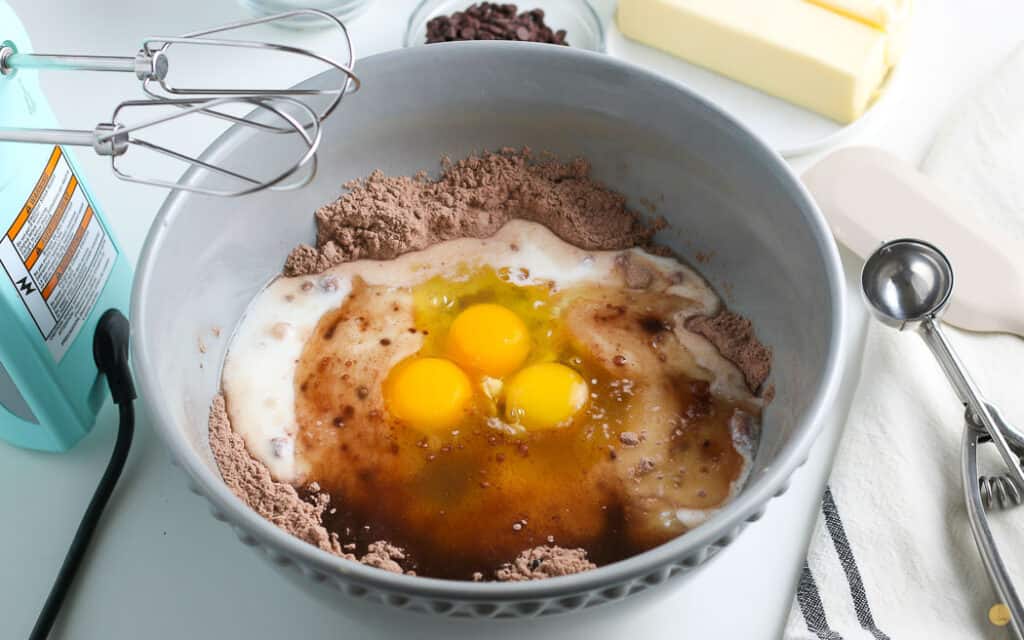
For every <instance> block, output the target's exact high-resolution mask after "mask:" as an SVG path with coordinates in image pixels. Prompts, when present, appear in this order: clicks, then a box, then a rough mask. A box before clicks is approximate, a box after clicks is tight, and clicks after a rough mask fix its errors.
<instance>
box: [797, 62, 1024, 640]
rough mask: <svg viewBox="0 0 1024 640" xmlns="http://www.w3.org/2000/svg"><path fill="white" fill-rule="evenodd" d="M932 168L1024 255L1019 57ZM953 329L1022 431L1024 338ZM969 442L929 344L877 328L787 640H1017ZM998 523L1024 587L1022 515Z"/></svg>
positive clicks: (1023, 72) (993, 460)
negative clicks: (975, 508)
mask: <svg viewBox="0 0 1024 640" xmlns="http://www.w3.org/2000/svg"><path fill="white" fill-rule="evenodd" d="M924 170H925V171H926V172H927V173H929V174H931V175H932V176H933V177H935V178H936V179H937V180H939V181H940V182H942V183H943V184H944V185H946V186H947V187H948V188H950V189H952V190H954V191H956V192H958V193H959V194H960V195H961V196H962V197H963V198H964V199H965V200H966V202H967V203H968V204H969V205H970V210H967V211H964V212H963V215H964V216H965V217H972V216H973V218H970V219H972V220H976V222H977V223H978V224H986V225H989V226H990V227H992V228H993V229H994V230H995V231H996V232H997V233H1002V234H1004V235H1005V236H1009V237H1013V238H1016V239H1017V240H1018V241H1019V242H1021V249H1022V250H1024V47H1022V48H1021V49H1018V50H1017V51H1016V52H1015V53H1014V54H1013V55H1011V56H1010V58H1009V59H1008V60H1007V61H1006V63H1004V64H1003V65H1002V66H1001V67H1000V68H999V69H998V70H997V72H996V73H995V75H994V76H993V77H992V78H991V79H989V80H987V81H985V82H984V83H983V84H982V85H981V86H980V87H978V88H977V90H976V91H975V92H972V96H971V97H970V98H969V99H968V100H966V101H965V103H964V105H963V106H962V107H961V108H960V109H959V110H958V112H957V113H956V114H954V115H953V116H952V117H951V118H950V120H949V121H948V123H947V124H946V126H945V127H944V128H943V130H942V131H941V132H940V134H939V136H938V138H937V139H936V142H935V143H934V145H933V148H932V150H931V151H930V153H929V155H928V158H927V160H926V162H925V163H924ZM954 266H955V265H954ZM993 277H999V276H998V274H993ZM950 333H951V334H952V336H951V339H952V341H953V343H954V346H955V347H956V349H957V350H958V351H960V353H961V356H962V357H963V359H964V361H965V363H966V365H967V367H968V368H969V369H970V371H971V373H972V374H973V376H974V378H975V379H976V381H977V383H978V384H979V385H980V387H981V389H982V390H983V393H985V394H986V395H987V396H988V397H989V399H990V401H992V402H994V403H995V404H996V405H997V406H999V407H1000V408H1001V409H1002V411H1003V413H1004V415H1006V416H1007V418H1008V419H1010V420H1011V421H1012V422H1014V423H1015V424H1024V394H1022V393H1021V392H1020V389H1021V383H1022V382H1024V340H1022V339H1021V338H1018V337H1014V336H1007V335H980V334H971V333H967V332H963V331H957V330H955V329H951V331H950ZM962 433H963V407H961V406H960V404H959V402H958V401H957V400H956V397H955V396H954V394H953V391H952V389H951V388H950V387H949V384H948V383H947V382H946V379H945V377H944V376H943V374H942V372H941V371H940V369H939V367H938V365H937V364H936V363H935V362H934V360H933V359H932V357H931V355H930V353H929V352H928V350H927V348H926V347H925V345H924V343H923V342H922V341H921V340H920V339H919V338H918V337H917V336H916V335H913V334H910V333H898V332H896V331H893V330H892V329H889V328H886V327H882V326H880V325H879V324H878V323H874V322H873V323H872V326H871V328H870V330H869V332H868V339H867V346H866V352H865V354H864V363H863V369H862V378H861V383H860V387H859V388H858V391H857V394H856V396H855V399H854V404H853V407H852V410H851V413H850V417H849V420H848V422H847V425H846V430H845V433H844V435H843V440H842V442H841V444H840V448H839V451H838V454H837V458H836V463H835V467H834V469H833V471H832V476H831V478H830V480H829V487H828V488H827V489H826V491H825V495H824V497H823V499H822V505H821V510H822V513H821V517H820V518H819V519H818V523H817V525H816V526H815V530H814V532H813V534H812V537H811V543H810V548H809V550H808V554H807V562H806V564H805V566H804V569H803V572H802V575H801V579H800V582H799V586H798V589H797V595H796V598H795V601H794V603H793V607H792V610H791V611H790V615H789V619H788V621H787V624H786V628H785V638H786V640H805V639H806V640H812V639H815V640H817V639H828V640H850V639H861V638H863V639H872V640H883V639H889V638H891V639H892V640H914V639H917V638H927V639H932V638H936V639H945V638H950V639H957V640H959V639H961V638H963V639H973V638H992V639H997V638H999V639H1005V638H1009V637H1010V634H1009V631H1008V627H1003V628H999V627H995V626H993V625H991V624H990V623H989V622H988V611H989V608H990V607H991V606H992V605H993V604H995V603H996V596H995V594H994V592H993V590H992V588H991V586H990V585H989V582H988V579H987V576H986V574H985V572H984V570H983V568H982V565H981V560H980V558H979V556H978V553H977V550H976V548H975V545H974V540H973V538H972V536H971V533H970V530H969V527H968V522H967V513H966V509H965V506H964V498H963V492H962V488H961V481H960V440H961V435H962ZM981 453H983V454H985V455H984V456H982V463H983V471H984V467H987V468H988V469H990V470H991V469H1000V467H999V465H998V463H997V457H996V456H995V454H994V451H993V450H992V447H991V446H990V445H987V446H985V447H983V448H982V452H981ZM990 520H991V521H992V526H993V530H994V533H995V535H996V538H997V540H998V543H999V549H1000V551H1001V553H1002V554H1003V557H1004V559H1005V560H1006V562H1007V565H1008V568H1009V570H1010V571H1011V573H1012V574H1013V575H1014V576H1015V577H1016V584H1017V587H1018V590H1024V506H1021V507H1018V508H1017V509H1015V510H1011V511H1004V512H998V513H993V514H990Z"/></svg>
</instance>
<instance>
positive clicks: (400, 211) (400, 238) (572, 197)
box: [284, 149, 665, 276]
mask: <svg viewBox="0 0 1024 640" xmlns="http://www.w3.org/2000/svg"><path fill="white" fill-rule="evenodd" d="M345 187H346V188H347V189H348V191H347V193H345V194H344V195H342V196H341V197H340V198H338V200H336V201H334V202H332V203H330V204H327V205H325V206H323V207H321V208H320V209H319V210H317V212H316V225H317V238H316V246H315V247H312V246H309V245H300V246H299V247H296V249H295V250H294V251H292V253H291V255H289V256H288V259H287V261H286V262H285V266H284V273H285V275H288V276H297V275H309V274H313V273H319V272H321V271H324V270H325V269H328V268H330V267H333V266H335V265H337V264H341V263H343V262H348V261H350V260H359V259H362V258H370V259H375V260H387V259H390V258H394V257H396V256H399V255H401V254H403V253H407V252H409V251H417V250H420V249H425V248H426V247H429V246H431V245H433V244H435V243H438V242H443V241H445V240H453V239H455V238H486V237H488V236H491V235H493V234H494V233H495V232H496V231H497V230H498V229H500V228H501V227H502V226H503V225H504V224H505V223H506V222H508V221H509V220H510V219H512V218H522V219H525V220H531V221H533V222H538V223H540V224H543V225H545V226H546V227H548V228H549V229H551V231H553V232H554V233H555V234H556V235H558V236H559V237H561V238H562V239H563V240H565V241H567V242H569V243H571V244H574V245H576V246H577V247H580V248H583V249H591V250H615V249H627V248H630V247H637V246H641V247H642V246H647V245H649V244H650V241H651V237H652V236H653V235H654V234H655V233H656V232H657V231H658V230H659V229H661V228H663V227H664V226H665V222H664V220H662V219H658V220H655V221H654V222H653V223H650V224H648V223H645V222H644V221H643V220H641V218H640V217H639V216H638V215H637V214H636V213H635V212H633V211H631V210H630V209H628V208H627V207H626V199H625V197H624V196H623V195H622V194H619V193H616V192H614V191H610V190H609V189H608V188H606V187H605V186H604V185H602V184H600V183H598V182H596V181H594V180H593V179H591V177H590V164H589V163H588V162H587V161H586V160H583V159H582V158H577V159H575V160H572V161H570V162H558V161H556V160H554V159H550V158H547V159H543V160H540V161H536V162H534V161H533V160H532V157H531V154H530V151H529V150H528V149H524V150H522V151H517V150H512V149H504V150H502V151H500V152H498V153H484V154H481V155H477V156H470V157H468V158H466V159H464V160H460V161H458V162H455V163H452V162H450V161H445V162H444V166H443V171H442V174H441V176H440V177H439V178H438V179H437V180H430V179H427V178H426V177H425V176H424V175H423V174H420V175H417V176H414V177H408V176H400V177H394V176H386V175H384V174H383V173H381V172H380V171H375V172H373V173H372V174H371V175H370V176H369V177H368V178H366V179H365V180H356V181H353V182H350V183H348V184H346V185H345Z"/></svg>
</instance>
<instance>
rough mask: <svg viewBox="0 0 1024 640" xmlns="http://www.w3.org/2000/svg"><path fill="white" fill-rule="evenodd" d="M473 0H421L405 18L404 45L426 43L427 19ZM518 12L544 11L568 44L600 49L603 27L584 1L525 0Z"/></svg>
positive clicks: (447, 12)
mask: <svg viewBox="0 0 1024 640" xmlns="http://www.w3.org/2000/svg"><path fill="white" fill-rule="evenodd" d="M472 4H476V2H473V0H422V1H421V2H420V3H419V4H418V5H416V8H415V9H414V10H413V12H412V15H411V16H410V17H409V26H408V27H407V28H406V30H405V46H407V47H413V46H417V45H422V44H426V40H427V22H429V21H430V19H431V18H435V17H437V16H447V15H451V14H453V13H455V12H456V11H465V10H466V8H467V7H469V6H470V5H472ZM516 4H517V6H518V7H519V11H520V12H522V11H529V10H531V9H543V10H544V22H545V23H547V25H548V26H549V27H551V28H552V29H553V30H555V31H558V30H559V29H565V39H566V42H568V43H569V46H570V47H575V48H577V49H587V50H590V51H598V52H602V53H603V52H604V44H605V43H604V27H603V26H602V24H601V19H600V18H599V17H598V15H597V12H596V11H594V8H593V7H592V6H591V5H590V3H589V2H587V0H526V1H525V2H519V3H516Z"/></svg>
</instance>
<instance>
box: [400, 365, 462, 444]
mask: <svg viewBox="0 0 1024 640" xmlns="http://www.w3.org/2000/svg"><path fill="white" fill-rule="evenodd" d="M471 397H472V386H471V385H470V382H469V378H468V377H467V376H466V374H465V373H463V371H462V369H460V368H459V367H458V366H456V365H455V364H454V363H453V362H451V361H450V360H445V359H444V358H412V359H411V360H406V361H405V362H402V363H399V364H398V365H396V366H395V368H394V369H392V370H391V373H390V374H388V378H387V380H385V381H384V402H385V403H386V404H387V408H388V411H389V412H390V413H391V415H393V416H394V417H395V418H397V419H399V420H401V421H403V422H406V423H408V424H409V425H410V426H412V427H414V428H416V429H420V430H423V431H438V430H442V429H450V428H452V427H454V426H456V425H458V424H459V422H461V421H462V419H463V417H464V416H465V411H466V407H467V405H468V404H469V400H470V398H471Z"/></svg>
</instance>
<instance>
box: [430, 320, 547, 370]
mask: <svg viewBox="0 0 1024 640" xmlns="http://www.w3.org/2000/svg"><path fill="white" fill-rule="evenodd" d="M447 351H448V355H449V356H450V357H451V358H452V360H455V361H456V362H458V363H459V364H461V365H462V366H463V367H465V368H466V369H469V370H471V371H479V372H480V373H483V374H485V375H488V376H492V377H495V378H500V377H502V376H506V375H508V374H510V373H512V372H513V371H515V370H516V369H518V368H519V367H520V366H521V365H522V364H523V362H524V361H525V360H526V356H527V355H528V354H529V353H530V333H529V330H528V329H527V328H526V324H525V323H524V322H523V321H522V319H520V318H519V316H517V315H516V314H515V313H514V312H512V311H510V310H509V309H507V308H506V307H503V306H501V305H500V304H475V305H473V306H471V307H469V308H468V309H466V310H465V311H463V312H462V313H460V314H459V315H458V316H456V318H455V320H454V321H453V322H452V326H451V329H449V332H448V344H447Z"/></svg>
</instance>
